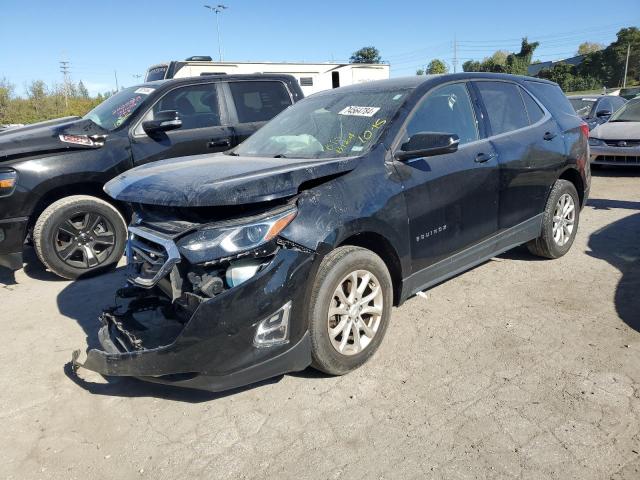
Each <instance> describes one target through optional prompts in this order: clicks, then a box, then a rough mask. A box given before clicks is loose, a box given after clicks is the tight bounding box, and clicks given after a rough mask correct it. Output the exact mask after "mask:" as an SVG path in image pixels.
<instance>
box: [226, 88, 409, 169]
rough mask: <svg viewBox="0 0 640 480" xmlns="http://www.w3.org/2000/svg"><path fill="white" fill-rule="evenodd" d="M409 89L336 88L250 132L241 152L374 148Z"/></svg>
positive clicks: (308, 154) (330, 153)
mask: <svg viewBox="0 0 640 480" xmlns="http://www.w3.org/2000/svg"><path fill="white" fill-rule="evenodd" d="M408 92H409V89H393V90H370V91H367V90H363V91H359V92H357V91H356V92H354V91H353V90H351V89H349V90H347V91H345V92H340V91H333V92H330V93H326V94H320V95H314V96H312V97H309V98H307V99H305V100H303V101H301V102H299V103H297V104H295V105H294V106H292V107H290V108H288V109H287V110H285V111H284V112H282V113H281V114H280V115H278V116H277V117H275V118H274V119H273V120H272V121H271V122H269V123H268V124H267V125H265V126H264V127H263V128H262V129H260V130H258V131H257V132H256V133H255V134H254V135H253V136H251V137H249V138H248V139H247V140H246V141H245V142H244V143H242V144H241V145H240V146H239V147H238V148H237V149H236V150H235V154H237V155H244V156H250V157H251V156H260V157H276V156H278V157H296V158H337V157H349V156H355V155H361V154H362V153H364V152H366V151H368V150H370V149H371V147H372V146H373V145H375V143H376V142H377V140H378V139H379V138H380V135H381V134H382V132H383V130H384V128H385V126H386V125H387V124H388V123H389V121H390V120H391V118H392V117H393V116H394V114H395V113H396V111H397V110H398V108H399V107H400V106H401V105H402V104H403V102H404V100H405V98H406V97H407V94H408Z"/></svg>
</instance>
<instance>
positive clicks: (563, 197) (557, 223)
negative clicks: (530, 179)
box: [527, 180, 580, 258]
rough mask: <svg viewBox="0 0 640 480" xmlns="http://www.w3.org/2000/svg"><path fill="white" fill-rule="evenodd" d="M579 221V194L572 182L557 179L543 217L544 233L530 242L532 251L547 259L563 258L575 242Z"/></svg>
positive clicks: (529, 245) (529, 246) (528, 245)
mask: <svg viewBox="0 0 640 480" xmlns="http://www.w3.org/2000/svg"><path fill="white" fill-rule="evenodd" d="M579 221H580V197H579V196H578V192H577V191H576V187H575V186H574V185H573V183H571V182H569V181H567V180H558V181H556V183H555V184H554V185H553V188H552V189H551V194H550V195H549V199H548V200H547V205H546V207H545V210H544V214H543V217H542V232H541V234H540V236H539V237H538V238H536V239H535V240H532V241H530V242H529V243H528V244H527V247H528V248H529V251H530V252H531V253H533V254H534V255H537V256H539V257H544V258H560V257H562V256H563V255H565V254H566V253H567V252H568V251H569V250H570V249H571V246H572V245H573V241H574V240H575V238H576V232H577V231H578V223H579Z"/></svg>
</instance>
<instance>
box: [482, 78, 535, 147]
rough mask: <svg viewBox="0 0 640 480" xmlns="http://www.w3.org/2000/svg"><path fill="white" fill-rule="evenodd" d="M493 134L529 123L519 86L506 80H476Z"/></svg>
mask: <svg viewBox="0 0 640 480" xmlns="http://www.w3.org/2000/svg"><path fill="white" fill-rule="evenodd" d="M476 85H477V86H478V90H480V96H481V97H482V101H483V102H484V105H485V108H486V109H487V114H488V116H489V123H490V124H491V132H492V133H493V135H500V134H501V133H505V132H511V131H513V130H518V129H519V128H523V127H526V126H528V125H529V118H528V117H527V111H526V110H525V107H524V103H523V100H522V96H521V95H520V92H519V91H518V90H519V88H520V87H518V86H517V85H514V84H513V83H507V82H477V83H476Z"/></svg>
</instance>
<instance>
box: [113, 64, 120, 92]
mask: <svg viewBox="0 0 640 480" xmlns="http://www.w3.org/2000/svg"><path fill="white" fill-rule="evenodd" d="M113 76H114V77H115V79H116V93H118V92H119V91H120V85H118V72H117V71H115V70H114V71H113Z"/></svg>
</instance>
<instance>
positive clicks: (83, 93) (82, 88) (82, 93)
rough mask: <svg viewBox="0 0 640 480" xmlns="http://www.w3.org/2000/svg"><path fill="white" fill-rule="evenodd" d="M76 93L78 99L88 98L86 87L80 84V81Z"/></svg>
mask: <svg viewBox="0 0 640 480" xmlns="http://www.w3.org/2000/svg"><path fill="white" fill-rule="evenodd" d="M77 91H78V96H79V97H80V98H85V99H86V98H89V90H87V87H85V86H84V83H82V80H80V81H79V82H78V88H77Z"/></svg>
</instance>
